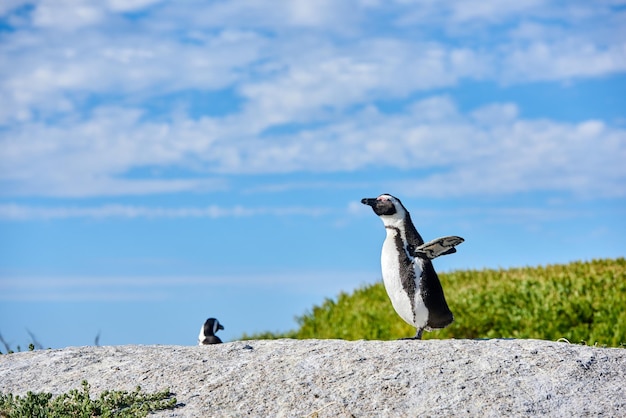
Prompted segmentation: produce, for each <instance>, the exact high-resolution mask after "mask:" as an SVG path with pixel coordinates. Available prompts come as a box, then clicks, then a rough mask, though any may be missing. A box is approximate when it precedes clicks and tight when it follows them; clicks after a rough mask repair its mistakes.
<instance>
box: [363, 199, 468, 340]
mask: <svg viewBox="0 0 626 418" xmlns="http://www.w3.org/2000/svg"><path fill="white" fill-rule="evenodd" d="M361 203H363V204H364V205H368V206H371V207H372V209H373V210H374V213H375V214H376V215H378V216H379V217H380V219H381V220H382V221H383V224H384V225H385V230H386V231H387V237H386V238H385V241H384V243H383V249H382V254H381V268H382V274H383V282H384V284H385V289H386V290H387V294H388V295H389V299H390V300H391V304H392V305H393V308H394V309H395V310H396V312H397V313H398V315H400V317H401V318H402V319H404V321H405V322H407V323H408V324H410V325H412V326H414V327H415V328H416V329H417V332H416V334H415V336H414V337H413V339H421V338H422V332H423V331H424V330H427V331H430V330H432V329H434V328H445V327H446V326H448V325H450V324H451V323H452V321H453V320H454V316H453V315H452V312H450V309H449V308H448V304H447V303H446V298H445V296H444V294H443V289H442V287H441V283H440V282H439V277H438V276H437V273H436V272H435V268H434V267H433V264H432V262H431V260H432V259H433V258H436V257H439V256H440V255H445V254H452V253H454V252H456V248H454V247H455V246H456V245H459V244H460V243H462V242H463V241H464V240H463V238H461V237H456V236H451V237H443V238H438V239H436V240H433V241H430V242H428V243H426V244H425V243H424V240H423V239H422V237H421V236H420V234H419V233H418V232H417V230H416V229H415V226H414V225H413V222H412V221H411V216H410V215H409V211H408V210H406V208H405V207H404V205H402V202H400V199H398V198H396V197H393V196H391V195H389V194H382V195H380V196H378V197H377V198H365V199H362V200H361Z"/></svg>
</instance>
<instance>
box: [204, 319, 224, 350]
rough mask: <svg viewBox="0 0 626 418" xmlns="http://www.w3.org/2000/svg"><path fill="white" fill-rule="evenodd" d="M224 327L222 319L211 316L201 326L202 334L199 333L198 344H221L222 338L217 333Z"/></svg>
mask: <svg viewBox="0 0 626 418" xmlns="http://www.w3.org/2000/svg"><path fill="white" fill-rule="evenodd" d="M220 329H224V327H223V326H222V324H220V321H218V320H217V319H215V318H209V319H207V320H206V321H205V322H204V325H202V328H200V335H198V345H206V344H221V343H222V340H220V337H217V336H216V335H215V333H216V332H217V331H218V330H220Z"/></svg>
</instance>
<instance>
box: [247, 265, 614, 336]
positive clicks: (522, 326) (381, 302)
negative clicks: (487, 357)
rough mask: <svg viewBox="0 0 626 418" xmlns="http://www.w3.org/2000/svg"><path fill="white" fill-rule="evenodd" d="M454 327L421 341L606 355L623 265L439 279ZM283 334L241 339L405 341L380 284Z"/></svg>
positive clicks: (331, 303)
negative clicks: (528, 344)
mask: <svg viewBox="0 0 626 418" xmlns="http://www.w3.org/2000/svg"><path fill="white" fill-rule="evenodd" d="M439 277H440V280H441V283H442V285H443V288H444V290H445V292H446V299H447V301H448V305H449V306H450V309H451V310H452V312H453V313H454V315H455V321H454V322H453V323H452V325H450V326H449V327H447V328H445V329H443V330H437V331H434V332H432V333H424V339H428V338H440V339H441V338H537V339H545V340H552V341H556V340H558V339H561V338H564V339H567V340H568V341H571V342H576V343H579V342H582V343H586V344H588V345H603V346H611V347H620V346H624V345H625V343H626V309H624V307H625V306H626V259H624V258H617V259H601V260H592V261H589V262H573V263H569V264H560V265H548V266H544V267H524V268H513V269H485V270H463V271H455V272H451V273H441V274H439ZM297 322H298V324H299V328H298V329H297V330H293V331H289V332H286V333H269V332H268V333H262V334H255V335H244V337H243V338H247V339H261V338H263V339H271V338H342V339H347V340H357V339H380V340H391V339H397V338H403V337H410V336H413V335H414V333H415V329H414V328H413V327H411V326H410V325H408V324H406V323H405V322H404V321H402V319H400V317H398V315H397V314H396V313H395V312H394V310H393V308H392V307H391V303H390V302H389V299H388V297H387V294H386V292H385V289H384V287H383V284H382V283H376V284H373V285H369V286H365V287H362V288H359V289H357V290H355V291H354V292H352V293H350V294H348V293H340V294H339V295H338V296H337V297H336V298H334V299H326V300H325V301H324V302H323V303H322V304H321V305H320V306H314V307H313V308H312V310H311V311H309V312H306V313H305V314H304V315H302V316H300V317H298V318H297Z"/></svg>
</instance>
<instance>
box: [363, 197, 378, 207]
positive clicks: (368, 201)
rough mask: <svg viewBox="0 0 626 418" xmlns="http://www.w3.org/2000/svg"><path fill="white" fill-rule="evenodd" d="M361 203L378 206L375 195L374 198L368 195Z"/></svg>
mask: <svg viewBox="0 0 626 418" xmlns="http://www.w3.org/2000/svg"><path fill="white" fill-rule="evenodd" d="M361 203H363V204H364V205H367V206H371V207H374V206H376V198H375V197H374V198H369V197H366V198H364V199H361Z"/></svg>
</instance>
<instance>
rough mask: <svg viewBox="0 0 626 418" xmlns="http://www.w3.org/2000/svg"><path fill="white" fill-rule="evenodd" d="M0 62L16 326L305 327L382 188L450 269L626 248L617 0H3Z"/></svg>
mask: <svg viewBox="0 0 626 418" xmlns="http://www.w3.org/2000/svg"><path fill="white" fill-rule="evenodd" d="M0 60H1V61H2V62H3V65H1V66H0V74H1V76H0V97H2V99H1V100H0V334H2V336H3V337H4V339H5V340H6V341H7V342H9V343H11V344H12V346H13V347H15V346H16V345H18V344H20V345H22V346H23V347H24V346H26V345H27V344H28V342H30V337H29V334H28V332H31V333H32V334H34V335H35V336H36V337H37V339H38V342H40V343H41V344H42V345H43V346H45V347H64V346H68V345H89V344H93V342H94V338H95V336H96V334H98V333H99V334H100V343H101V344H106V345H109V344H183V345H188V344H195V340H196V336H197V332H198V330H199V328H200V325H201V324H202V323H203V321H204V320H205V319H206V318H207V317H209V316H216V317H217V318H219V319H220V321H221V322H222V323H223V324H224V325H225V328H226V329H225V330H224V331H223V332H222V337H223V338H224V339H225V340H232V339H237V338H239V337H240V336H241V335H242V334H243V333H254V332H260V331H285V330H288V329H292V328H295V327H296V322H295V320H294V317H295V316H297V315H301V314H303V313H304V312H306V311H307V309H310V308H311V307H312V306H313V305H314V304H320V303H322V302H323V300H324V298H327V297H334V296H336V295H337V294H338V292H340V291H351V290H352V289H354V288H356V287H358V286H360V285H364V284H370V283H374V282H376V281H377V280H380V271H379V269H380V265H379V253H380V247H381V244H382V240H383V238H384V230H383V227H382V223H381V222H380V221H379V220H378V219H377V218H376V217H375V215H374V214H373V213H372V212H371V210H369V208H367V207H365V206H363V205H361V204H360V203H359V201H360V199H361V198H363V197H375V196H377V195H379V194H381V193H391V194H393V195H395V196H397V197H399V198H401V199H402V201H403V202H404V203H405V205H406V206H407V208H408V209H409V210H410V212H411V214H412V217H413V220H414V221H415V223H416V224H417V225H416V226H417V228H418V230H419V231H420V232H421V233H422V235H423V236H424V238H425V239H432V238H435V237H438V236H443V235H453V234H454V235H460V236H463V237H464V238H465V239H466V242H465V243H464V244H463V245H462V246H460V247H459V251H458V253H456V254H454V255H451V256H446V257H442V258H440V259H437V260H436V262H435V266H436V268H437V269H438V270H439V271H453V270H456V269H481V268H500V267H502V268H507V267H513V266H525V265H543V264H552V263H566V262H570V261H575V260H590V259H593V258H614V257H623V256H624V255H626V238H625V235H626V234H625V232H626V228H625V227H626V221H625V219H626V186H625V185H626V164H625V163H624V161H626V112H625V110H626V2H624V1H617V0H615V1H612V0H598V1H594V2H588V1H582V0H581V1H569V2H557V1H541V0H520V1H517V2H501V1H496V0H480V1H475V0H454V1H449V2H445V3H441V2H433V1H429V0H403V1H400V0H396V1H385V2H383V1H379V0H333V1H330V0H321V1H320V0H318V1H306V0H294V1H290V2H275V1H270V0H247V1H236V0H235V1H228V2H225V1H205V2H200V1H185V2H167V1H156V0H123V1H122V0H106V1H89V0H72V1H69V0H67V1H62V0H56V1H48V0H41V1H21V0H9V1H4V2H2V4H0ZM443 285H444V289H445V287H446V284H445V282H444V283H443ZM449 303H450V304H451V306H453V305H454V301H449ZM455 314H456V315H457V316H459V315H462V312H455ZM399 320H400V319H399ZM0 350H3V347H0Z"/></svg>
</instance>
